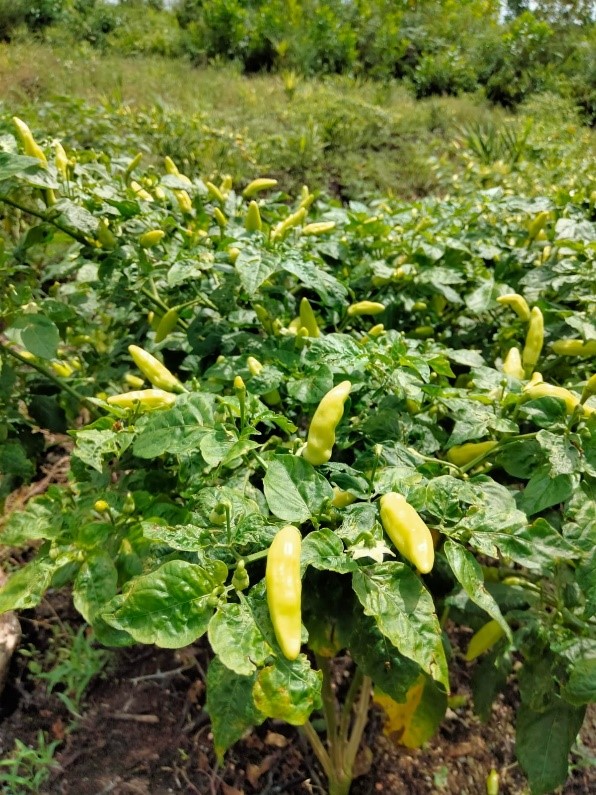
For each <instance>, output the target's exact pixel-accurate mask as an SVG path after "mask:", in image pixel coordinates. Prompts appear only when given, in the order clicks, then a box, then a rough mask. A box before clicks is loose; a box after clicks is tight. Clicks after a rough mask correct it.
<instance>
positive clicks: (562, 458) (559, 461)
mask: <svg viewBox="0 0 596 795" xmlns="http://www.w3.org/2000/svg"><path fill="white" fill-rule="evenodd" d="M536 441H537V442H538V444H539V445H540V447H541V448H542V449H543V450H544V451H545V452H546V453H547V455H548V463H549V470H548V474H549V477H551V478H556V477H557V476H558V475H573V474H575V473H576V472H579V471H580V468H581V459H580V454H579V450H578V449H577V447H576V446H575V445H574V444H572V441H571V440H570V439H568V438H567V437H566V436H556V435H555V434H554V433H550V432H549V431H539V432H538V433H537V434H536ZM576 443H577V441H576ZM529 485H530V484H528V486H529Z"/></svg>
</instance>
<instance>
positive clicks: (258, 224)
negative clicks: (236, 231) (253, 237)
mask: <svg viewBox="0 0 596 795" xmlns="http://www.w3.org/2000/svg"><path fill="white" fill-rule="evenodd" d="M244 228H245V229H246V231H247V232H260V231H261V230H262V229H263V222H262V221H261V213H260V212H259V205H258V204H257V203H256V201H254V200H253V201H251V203H250V204H249V205H248V210H247V211H246V218H245V219H244Z"/></svg>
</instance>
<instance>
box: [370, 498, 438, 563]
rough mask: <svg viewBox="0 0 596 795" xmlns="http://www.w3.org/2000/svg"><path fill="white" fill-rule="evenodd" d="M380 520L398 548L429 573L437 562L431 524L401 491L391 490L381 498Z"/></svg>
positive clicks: (408, 558) (405, 556)
mask: <svg viewBox="0 0 596 795" xmlns="http://www.w3.org/2000/svg"><path fill="white" fill-rule="evenodd" d="M380 514H381V523H382V525H383V528H384V530H385V532H386V533H387V535H388V536H389V538H390V539H391V540H392V541H393V543H394V545H395V547H396V548H397V550H398V552H399V553H400V554H401V555H403V557H404V558H406V560H409V561H410V562H411V563H413V564H414V566H416V568H417V569H418V571H419V572H420V573H421V574H428V572H429V571H431V569H432V567H433V565H434V562H435V549H434V544H433V538H432V535H431V532H430V530H429V528H428V527H427V526H426V524H425V522H424V521H423V520H422V518H421V517H420V515H419V514H418V512H417V511H416V509H415V508H413V507H412V506H411V505H410V504H409V503H408V502H407V501H406V499H405V497H403V496H402V495H401V494H398V493H397V492H395V491H390V492H389V493H388V494H384V495H383V496H382V497H381V500H380Z"/></svg>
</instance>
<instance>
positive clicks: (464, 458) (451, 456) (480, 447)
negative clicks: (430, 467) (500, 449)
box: [445, 441, 498, 467]
mask: <svg viewBox="0 0 596 795" xmlns="http://www.w3.org/2000/svg"><path fill="white" fill-rule="evenodd" d="M497 444H498V442H495V441H490V442H468V444H458V445H455V447H451V448H450V449H449V450H448V451H447V454H446V456H445V458H446V459H447V461H450V462H451V463H452V464H455V465H456V466H458V467H463V466H465V465H466V464H469V463H470V461H473V460H474V459H475V458H478V457H479V456H481V455H482V456H484V455H486V454H487V453H490V451H491V450H494V448H495V447H496V446H497Z"/></svg>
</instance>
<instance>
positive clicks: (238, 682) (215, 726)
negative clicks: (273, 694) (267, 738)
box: [206, 657, 266, 764]
mask: <svg viewBox="0 0 596 795" xmlns="http://www.w3.org/2000/svg"><path fill="white" fill-rule="evenodd" d="M255 681H256V674H253V675H252V676H239V675H238V674H236V673H234V672H233V671H230V669H229V668H226V667H225V665H224V664H223V663H222V662H221V660H219V659H218V658H217V657H215V659H213V660H212V661H211V662H210V663H209V670H208V671H207V703H206V709H207V712H208V713H209V717H210V718H211V728H212V730H213V744H214V746H215V753H216V754H217V759H218V762H219V763H220V764H221V763H222V761H223V756H224V754H225V752H226V751H227V750H228V748H230V747H231V746H232V745H234V743H235V742H237V740H239V739H240V738H241V737H242V736H243V735H244V734H245V733H246V732H247V731H248V729H250V728H252V727H253V726H259V725H260V724H261V723H262V722H263V721H264V720H265V718H266V715H264V714H263V713H262V712H261V711H260V710H259V709H258V708H257V707H256V706H255V703H254V701H253V695H252V691H253V687H254V684H255Z"/></svg>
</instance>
